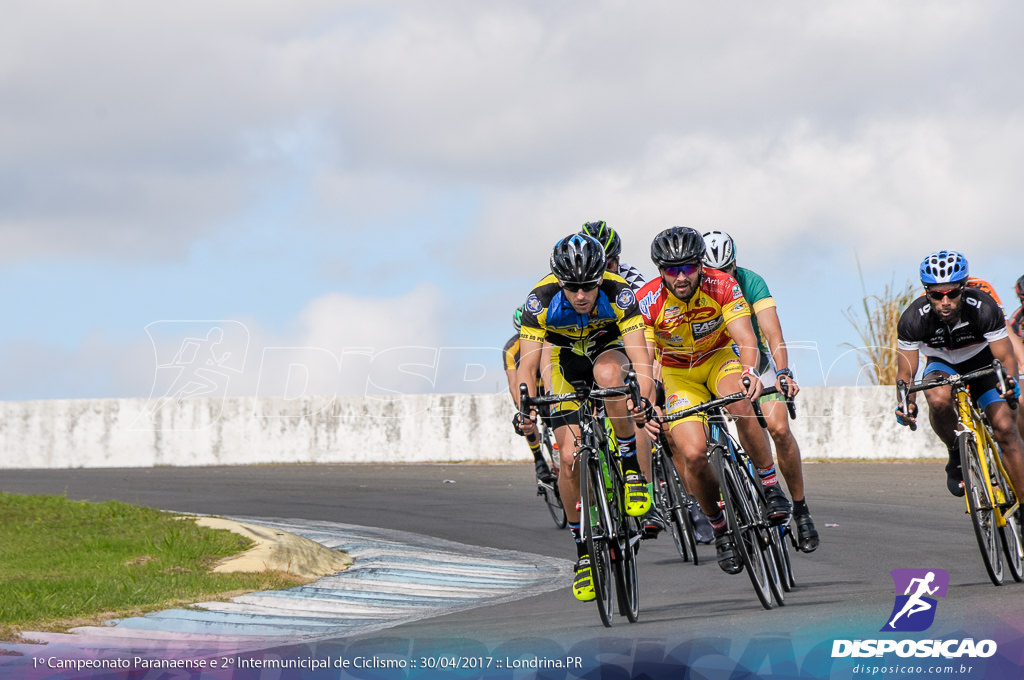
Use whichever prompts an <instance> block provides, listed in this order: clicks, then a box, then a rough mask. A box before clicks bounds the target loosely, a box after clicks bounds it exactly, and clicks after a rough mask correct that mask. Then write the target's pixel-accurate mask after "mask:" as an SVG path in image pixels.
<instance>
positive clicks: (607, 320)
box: [515, 234, 653, 601]
mask: <svg viewBox="0 0 1024 680" xmlns="http://www.w3.org/2000/svg"><path fill="white" fill-rule="evenodd" d="M550 265H551V275H549V276H547V277H545V278H544V279H542V280H541V281H540V282H539V283H538V284H537V285H536V286H535V287H534V289H533V291H532V292H531V293H530V295H529V297H527V299H526V311H525V312H524V313H523V316H522V320H521V323H522V329H521V330H520V358H519V374H518V375H519V379H518V382H519V383H520V384H525V385H527V387H528V389H529V390H530V394H531V396H532V395H533V394H535V393H536V376H537V375H538V373H539V372H540V371H541V365H540V364H541V355H542V351H541V350H542V347H543V345H544V343H545V342H549V343H551V355H550V357H551V358H550V362H549V366H545V367H543V368H544V371H545V373H547V372H548V371H550V376H551V391H552V392H553V393H555V394H558V393H564V392H573V391H575V389H576V388H575V387H574V386H573V383H585V384H587V385H592V384H595V383H596V384H597V386H598V387H617V386H619V385H622V384H623V382H624V380H625V376H626V372H627V371H628V370H629V369H630V368H632V369H633V370H634V371H636V373H637V376H638V378H639V380H640V389H641V392H642V393H643V394H644V395H646V396H647V397H649V396H650V395H651V392H652V388H653V383H652V380H651V366H650V363H649V360H648V356H647V345H646V343H645V340H644V328H645V324H644V320H643V317H642V316H641V315H640V308H639V306H638V305H637V301H636V296H635V295H634V294H633V290H632V289H631V288H630V287H629V284H627V283H626V282H625V280H623V278H622V277H621V276H619V275H617V274H613V273H611V272H607V271H606V270H605V252H604V248H603V246H602V245H601V243H600V242H598V241H597V240H596V239H594V238H592V237H590V236H584V235H581V234H573V235H571V236H567V237H565V238H563V239H562V240H561V241H559V242H558V243H557V244H556V245H555V248H554V250H553V251H552V253H551V260H550ZM639 406H640V405H639V404H632V405H631V406H627V403H626V398H625V397H620V398H615V399H605V410H606V411H607V413H608V416H609V417H610V418H611V420H612V424H613V427H614V429H615V438H616V440H617V443H618V446H619V452H620V455H621V457H622V468H623V473H624V478H625V479H624V483H625V495H626V512H627V513H628V514H629V515H632V516H634V517H640V516H643V515H644V514H646V513H647V512H648V511H649V510H650V508H651V492H650V489H649V488H648V486H647V480H646V479H645V477H644V475H643V473H641V471H640V465H639V461H638V459H637V455H636V451H637V450H636V430H635V427H634V422H633V419H634V417H637V418H640V420H641V421H642V415H641V410H640V408H639ZM630 407H631V408H632V409H633V413H632V414H631V413H630V411H629V408H630ZM577 408H578V404H574V403H571V402H566V403H562V404H558V405H556V406H555V407H554V408H553V413H552V415H551V424H552V426H553V427H554V428H555V439H556V440H557V441H558V446H559V452H560V455H561V464H562V466H563V467H564V469H566V470H569V469H572V464H573V451H574V449H575V446H574V440H575V438H576V437H577V436H578V435H579V415H578V413H577ZM515 426H516V430H517V432H519V433H520V434H524V435H526V436H529V435H530V434H531V433H532V432H535V431H536V424H535V422H534V420H533V419H532V418H531V419H526V420H523V419H521V418H518V417H517V420H516V422H515ZM558 488H559V492H560V494H561V496H562V498H563V499H567V500H566V503H565V514H566V518H567V519H568V522H569V529H570V531H571V532H572V535H573V539H574V541H575V543H576V546H577V557H578V559H577V562H576V574H575V577H574V579H573V594H574V595H575V596H576V598H577V599H579V600H583V601H587V600H592V599H594V597H595V593H594V587H593V581H592V578H591V571H590V569H591V567H590V557H589V555H588V554H587V553H586V547H585V544H584V543H583V540H582V536H581V535H580V517H579V510H578V509H577V508H576V504H575V503H573V502H569V501H568V499H574V498H579V495H580V489H579V478H578V477H577V476H576V475H559V477H558Z"/></svg>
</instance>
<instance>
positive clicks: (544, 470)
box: [501, 305, 556, 484]
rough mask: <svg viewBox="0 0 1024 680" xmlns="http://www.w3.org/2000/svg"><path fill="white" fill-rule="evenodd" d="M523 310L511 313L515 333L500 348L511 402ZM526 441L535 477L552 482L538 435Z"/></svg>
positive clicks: (515, 394)
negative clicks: (531, 455)
mask: <svg viewBox="0 0 1024 680" xmlns="http://www.w3.org/2000/svg"><path fill="white" fill-rule="evenodd" d="M524 311H526V305H519V306H518V307H516V310H515V311H514V312H513V313H512V325H513V326H514V327H515V329H516V334H515V335H513V336H512V337H511V338H509V339H508V342H506V343H505V346H504V347H503V348H502V350H501V359H502V363H503V364H504V365H505V377H506V378H507V379H508V391H509V394H511V395H512V403H518V401H519V375H518V374H519V330H520V327H521V326H522V323H521V319H522V317H523V312H524ZM545 415H546V413H544V414H541V417H544V416H545ZM526 443H527V444H529V445H530V453H532V454H533V467H534V471H535V472H536V473H537V479H538V480H540V481H542V482H547V483H549V484H550V483H552V482H554V481H555V479H556V477H555V473H554V472H552V470H551V467H550V466H549V465H548V462H547V461H546V460H545V459H544V451H543V450H542V449H541V440H540V436H539V435H538V434H534V435H533V436H531V437H527V438H526Z"/></svg>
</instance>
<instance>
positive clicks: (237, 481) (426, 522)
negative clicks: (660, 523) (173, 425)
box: [0, 461, 1024, 678]
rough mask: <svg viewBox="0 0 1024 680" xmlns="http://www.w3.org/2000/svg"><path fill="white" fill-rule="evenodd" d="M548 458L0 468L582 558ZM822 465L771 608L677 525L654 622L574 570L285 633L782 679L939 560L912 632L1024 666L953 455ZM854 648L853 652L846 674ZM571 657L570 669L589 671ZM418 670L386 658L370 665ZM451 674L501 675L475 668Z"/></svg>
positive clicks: (1004, 592) (37, 477)
mask: <svg viewBox="0 0 1024 680" xmlns="http://www.w3.org/2000/svg"><path fill="white" fill-rule="evenodd" d="M531 468H532V466H531V465H472V464H466V465H409V466H390V465H389V466H376V465H297V466H254V467H217V468H144V469H81V470H6V471H2V472H0V491H3V492H7V493H31V494H63V495H67V496H68V497H69V498H72V499H78V500H91V501H102V500H110V499H118V500H122V501H126V502H130V503H136V504H141V505H147V506H153V507H157V508H163V509H167V510H175V511H182V512H190V513H201V514H214V515H224V516H231V517H234V518H246V517H263V518H269V517H276V518H282V519H298V520H313V521H330V522H344V523H347V524H356V525H362V526H374V527H381V528H386V529H398V530H402V532H412V533H415V534H419V535H422V536H425V537H434V538H436V539H442V540H446V541H455V542H458V543H462V544H469V545H473V546H481V547H486V548H497V549H501V550H507V551H510V553H512V554H515V553H518V552H525V553H535V554H540V555H545V556H549V557H554V558H562V559H568V558H571V557H572V549H571V546H570V543H569V541H570V540H569V537H568V535H567V533H566V532H565V530H559V529H556V528H555V527H554V524H553V523H552V522H551V519H550V518H549V516H548V514H547V510H546V509H545V507H544V506H543V504H542V503H541V501H540V499H538V498H537V497H536V495H535V484H534V482H532V469H531ZM805 477H806V482H807V488H808V490H809V494H808V501H809V503H810V506H811V509H812V512H813V515H814V517H815V521H816V523H817V526H818V528H819V530H820V533H821V537H822V540H821V546H820V547H819V549H818V550H817V551H816V552H815V553H813V554H811V555H804V554H800V553H795V558H794V559H795V571H796V578H797V582H798V587H797V588H796V589H795V590H794V591H793V592H791V593H788V594H787V597H786V603H785V606H783V607H776V608H774V609H772V610H770V611H766V610H764V609H763V608H762V607H761V606H760V604H759V603H758V602H757V600H756V598H755V595H754V592H753V590H752V587H751V585H750V582H749V580H748V578H746V576H745V575H742V573H741V575H737V576H729V575H726V573H724V572H722V571H721V570H720V569H719V568H718V566H717V565H716V563H715V562H714V549H713V548H712V547H711V546H699V554H700V558H701V564H699V565H698V566H693V565H692V564H689V563H684V562H682V560H680V559H679V557H678V554H677V553H676V552H675V548H674V546H673V545H672V543H671V540H670V539H669V537H663V538H660V539H658V540H656V541H646V542H644V544H643V546H642V549H641V551H640V555H639V558H640V577H641V593H640V594H641V611H640V621H639V622H638V623H637V624H633V625H631V624H629V623H627V622H626V620H625V619H624V618H618V619H616V623H615V626H614V627H613V628H611V629H605V628H603V627H602V626H601V624H600V621H599V619H598V615H597V611H596V608H595V607H594V605H593V604H582V603H579V602H577V601H575V600H574V599H573V598H572V596H571V594H570V592H569V589H568V583H567V581H566V582H565V583H564V585H563V587H561V588H558V589H556V590H554V591H551V592H547V593H542V594H539V595H537V596H530V597H524V598H521V599H517V600H514V601H506V602H502V603H500V604H497V605H485V606H480V607H477V608H473V609H468V610H460V611H456V612H454V613H450V614H446V615H440V617H437V618H433V619H429V620H422V621H417V622H414V623H409V624H403V625H399V626H396V627H393V628H388V629H387V630H384V631H375V632H372V633H368V634H366V635H359V634H354V635H350V636H347V637H339V638H337V639H334V640H330V641H324V640H321V641H318V642H316V643H303V644H299V645H297V646H295V647H292V648H287V647H286V648H281V650H282V653H284V654H309V655H315V656H324V655H327V656H332V657H336V656H339V655H342V656H344V655H347V656H348V657H353V655H357V656H359V657H362V655H364V654H370V655H371V657H377V656H378V655H380V654H385V655H390V656H391V657H408V658H414V657H416V656H418V655H421V654H422V653H424V652H425V650H429V653H430V654H432V655H433V656H432V657H440V655H441V654H442V653H444V652H445V651H452V653H460V654H466V655H472V656H477V655H479V656H496V657H497V656H501V657H504V656H505V655H507V654H509V653H512V654H513V655H515V654H519V655H522V654H527V655H532V656H535V657H540V658H551V657H560V656H566V655H568V656H572V655H575V654H579V655H582V656H583V657H584V658H587V660H588V663H591V664H599V665H600V668H601V669H602V670H601V673H604V674H605V675H603V676H601V677H620V676H616V675H614V674H612V675H611V676H608V675H607V672H608V669H609V668H611V667H609V664H610V665H612V666H614V665H616V664H617V665H618V666H617V669H618V670H621V671H622V676H621V677H630V676H636V675H637V674H638V671H640V670H642V671H643V673H649V674H651V675H652V677H658V676H659V675H660V673H659V671H658V669H664V670H665V671H666V672H668V673H669V674H670V675H672V673H673V672H674V671H673V669H675V670H678V669H679V665H680V664H686V665H689V666H690V667H691V670H693V669H696V668H697V667H700V668H702V669H703V671H702V673H701V674H700V675H692V674H691V675H690V677H707V678H717V677H737V676H734V675H733V674H734V672H735V670H736V669H740V668H745V669H750V668H753V669H758V668H760V669H761V670H762V672H765V673H767V671H768V670H770V671H771V672H772V673H771V674H769V675H771V677H779V678H781V677H807V678H820V677H854V676H852V675H851V674H850V673H851V671H850V667H851V665H852V663H853V661H852V660H843V661H841V662H837V661H836V660H831V658H830V657H829V649H830V648H831V645H833V641H834V640H835V639H840V638H843V639H869V638H879V637H885V636H884V635H880V633H879V631H880V629H881V628H882V626H883V625H885V623H886V621H887V620H888V617H889V615H890V614H891V611H892V608H893V602H894V585H893V582H892V579H891V577H890V573H889V572H890V570H891V569H895V568H926V567H927V568H941V569H945V570H946V571H948V573H949V585H950V587H949V593H948V596H947V597H945V598H943V599H942V600H941V601H940V606H939V610H938V612H937V614H936V620H935V623H934V625H933V626H932V628H931V629H930V630H929V631H928V633H927V634H913V636H914V637H921V636H922V635H927V637H929V638H936V639H944V638H967V637H973V638H975V639H985V638H989V637H994V638H995V639H996V640H998V642H999V645H1000V647H999V652H1000V655H1002V656H1005V657H1004V658H1002V660H1001V661H1000V663H1001V664H1002V665H1004V668H1007V665H1009V668H1010V669H1011V671H1012V672H1013V673H1019V672H1020V669H1021V668H1022V667H1024V651H1022V649H1024V642H1022V640H1024V635H1022V634H1021V632H1020V631H1021V630H1022V628H1024V626H1022V625H1021V624H1022V623H1024V618H1022V615H1021V613H1020V611H1021V604H1022V603H1024V584H1015V583H1013V582H1012V580H1011V578H1010V577H1009V575H1008V576H1007V582H1008V583H1007V585H1005V586H1002V587H999V588H996V587H994V586H992V585H991V583H990V582H989V580H988V578H987V576H986V573H985V570H984V567H983V565H982V563H981V558H980V555H979V553H978V548H977V543H976V541H975V538H974V534H973V529H972V527H971V524H970V520H969V518H968V516H967V515H966V514H965V512H964V502H963V500H961V499H954V498H952V497H950V496H949V495H948V493H947V492H946V491H945V479H944V472H943V469H942V465H941V464H940V463H938V462H934V461H933V462H913V463H819V464H808V465H806V466H805ZM428 543H429V541H428ZM562 579H565V577H562ZM1008 624H1009V625H1008ZM652 660H653V661H652ZM641 663H642V666H641V665H638V664H641ZM837 663H840V664H845V666H843V667H842V673H840V674H839V675H837V670H840V668H839V667H836V666H834V665H835V664H837ZM659 664H662V666H659ZM694 672H695V671H694ZM558 673H561V675H558V676H557V677H575V676H573V675H571V673H569V675H566V674H565V672H564V671H560V672H558ZM741 675H742V674H741ZM414 676H415V674H413V675H410V674H409V672H407V673H406V675H402V676H387V675H374V673H373V672H370V674H369V675H367V674H366V673H364V674H362V675H355V676H353V677H414ZM296 677H298V676H296ZM302 677H306V676H302ZM310 677H312V676H310ZM428 677H430V676H428ZM445 677H490V676H488V675H486V674H483V675H479V676H474V675H472V673H471V672H470V675H468V676H467V675H466V674H465V673H462V674H461V675H460V674H455V675H453V674H452V673H447V674H445ZM498 677H506V676H504V675H500V676H498ZM517 677H527V676H517ZM528 677H532V676H528ZM552 677H554V676H552ZM584 677H589V676H584ZM758 677H761V676H758ZM765 677H767V676H765ZM986 677H996V676H991V675H988V674H986ZM999 677H1001V675H1000V676H999ZM1007 677H1019V676H1007Z"/></svg>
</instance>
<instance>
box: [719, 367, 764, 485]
mask: <svg viewBox="0 0 1024 680" xmlns="http://www.w3.org/2000/svg"><path fill="white" fill-rule="evenodd" d="M717 390H718V394H733V393H735V392H742V391H743V390H744V388H743V383H742V382H741V380H740V374H739V373H730V374H729V375H725V376H722V378H721V380H719V381H718V388H717ZM726 410H728V411H729V413H731V414H732V415H734V416H737V418H736V430H737V432H738V433H739V435H740V445H741V446H743V449H744V450H745V451H746V452H747V455H748V456H750V460H752V461H754V465H756V466H757V467H759V468H762V469H763V468H767V467H771V466H772V465H773V464H774V462H775V461H773V460H772V450H771V447H770V446H769V445H768V439H767V438H766V437H765V436H764V431H763V429H762V427H761V425H760V423H758V422H757V417H756V416H755V415H754V407H753V406H752V405H751V404H750V400H749V399H741V400H740V401H735V402H733V403H731V404H729V405H728V406H726Z"/></svg>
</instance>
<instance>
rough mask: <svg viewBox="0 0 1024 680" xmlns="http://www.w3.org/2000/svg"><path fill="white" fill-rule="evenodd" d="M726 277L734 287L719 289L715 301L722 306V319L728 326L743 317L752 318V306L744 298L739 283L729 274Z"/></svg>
mask: <svg viewBox="0 0 1024 680" xmlns="http://www.w3.org/2000/svg"><path fill="white" fill-rule="evenodd" d="M724 276H725V278H726V279H727V282H732V286H728V285H726V286H725V287H720V288H718V291H717V295H716V299H715V301H716V302H717V303H718V304H719V306H721V308H722V319H723V320H724V322H725V325H726V326H728V325H729V324H730V323H732V322H733V321H735V320H736V319H738V318H740V317H742V316H750V305H749V304H748V303H747V299H746V298H745V297H743V290H742V289H741V288H740V284H739V282H738V281H736V279H734V278H732V277H731V276H729V275H728V274H726V275H724Z"/></svg>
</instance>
